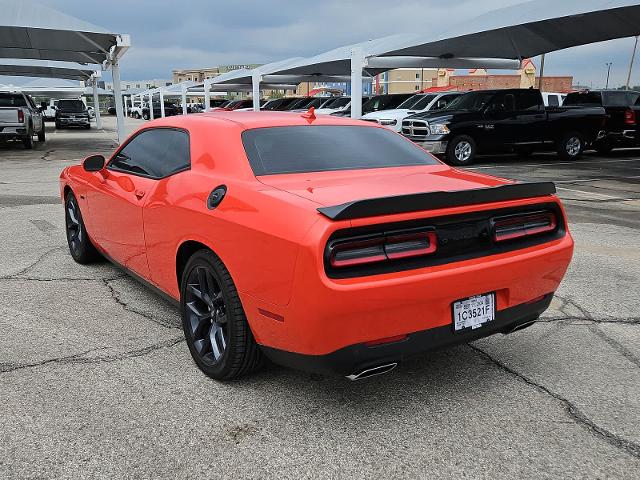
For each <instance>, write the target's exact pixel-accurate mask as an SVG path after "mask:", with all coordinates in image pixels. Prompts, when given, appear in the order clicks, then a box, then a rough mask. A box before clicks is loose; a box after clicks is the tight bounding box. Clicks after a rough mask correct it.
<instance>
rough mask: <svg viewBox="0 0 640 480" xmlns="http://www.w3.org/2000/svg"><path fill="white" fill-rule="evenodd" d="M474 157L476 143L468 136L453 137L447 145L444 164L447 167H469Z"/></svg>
mask: <svg viewBox="0 0 640 480" xmlns="http://www.w3.org/2000/svg"><path fill="white" fill-rule="evenodd" d="M475 157H476V142H474V141H473V138H471V137H469V136H468V135H460V136H457V137H455V138H454V139H453V140H451V141H450V142H449V145H447V152H446V157H445V159H446V162H447V163H448V164H449V165H459V166H465V165H471V164H472V163H473V161H474V159H475Z"/></svg>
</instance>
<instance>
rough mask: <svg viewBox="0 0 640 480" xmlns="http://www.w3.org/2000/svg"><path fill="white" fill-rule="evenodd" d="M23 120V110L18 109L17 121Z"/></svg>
mask: <svg viewBox="0 0 640 480" xmlns="http://www.w3.org/2000/svg"><path fill="white" fill-rule="evenodd" d="M22 122H24V112H23V111H22V110H18V123H22Z"/></svg>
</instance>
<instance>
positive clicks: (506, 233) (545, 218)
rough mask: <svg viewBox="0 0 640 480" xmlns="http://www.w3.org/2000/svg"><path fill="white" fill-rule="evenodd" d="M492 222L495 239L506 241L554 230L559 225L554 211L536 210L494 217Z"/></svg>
mask: <svg viewBox="0 0 640 480" xmlns="http://www.w3.org/2000/svg"><path fill="white" fill-rule="evenodd" d="M492 224H493V240H494V241H496V242H504V241H507V240H514V239H517V238H522V237H527V236H529V235H538V234H541V233H549V232H553V231H555V230H556V227H557V226H558V219H557V217H556V214H555V213H553V212H536V213H528V214H523V215H510V216H508V217H498V218H494V219H493V220H492Z"/></svg>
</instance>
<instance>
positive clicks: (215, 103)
mask: <svg viewBox="0 0 640 480" xmlns="http://www.w3.org/2000/svg"><path fill="white" fill-rule="evenodd" d="M227 103H229V100H225V99H224V98H211V99H209V108H216V107H223V106H225V105H226V104H227Z"/></svg>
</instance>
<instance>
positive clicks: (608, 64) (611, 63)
mask: <svg viewBox="0 0 640 480" xmlns="http://www.w3.org/2000/svg"><path fill="white" fill-rule="evenodd" d="M606 65H607V86H606V87H604V88H605V90H606V89H608V88H609V76H610V75H611V65H613V62H607V64H606Z"/></svg>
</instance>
